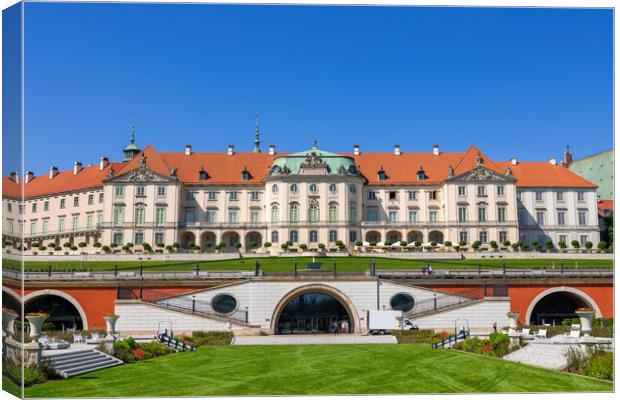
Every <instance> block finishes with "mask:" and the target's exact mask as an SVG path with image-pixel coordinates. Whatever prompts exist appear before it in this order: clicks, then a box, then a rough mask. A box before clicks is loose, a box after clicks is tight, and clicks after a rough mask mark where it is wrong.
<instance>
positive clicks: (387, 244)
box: [383, 240, 392, 246]
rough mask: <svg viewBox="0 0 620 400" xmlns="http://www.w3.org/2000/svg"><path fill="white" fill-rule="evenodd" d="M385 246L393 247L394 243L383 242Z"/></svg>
mask: <svg viewBox="0 0 620 400" xmlns="http://www.w3.org/2000/svg"><path fill="white" fill-rule="evenodd" d="M383 244H384V245H386V246H391V245H392V242H390V241H389V240H386V241H385V242H383Z"/></svg>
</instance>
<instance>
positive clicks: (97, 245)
mask: <svg viewBox="0 0 620 400" xmlns="http://www.w3.org/2000/svg"><path fill="white" fill-rule="evenodd" d="M93 246H94V247H101V243H99V242H97V243H95V244H93Z"/></svg>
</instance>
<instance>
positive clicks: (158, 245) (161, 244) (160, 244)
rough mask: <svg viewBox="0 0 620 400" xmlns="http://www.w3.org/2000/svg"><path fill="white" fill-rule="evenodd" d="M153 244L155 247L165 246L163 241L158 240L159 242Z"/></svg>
mask: <svg viewBox="0 0 620 400" xmlns="http://www.w3.org/2000/svg"><path fill="white" fill-rule="evenodd" d="M155 245H156V246H157V247H165V245H164V244H163V243H161V242H159V243H157V244H155Z"/></svg>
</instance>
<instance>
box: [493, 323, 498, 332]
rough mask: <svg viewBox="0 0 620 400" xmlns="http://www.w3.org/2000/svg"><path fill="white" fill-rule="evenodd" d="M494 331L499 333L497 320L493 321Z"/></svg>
mask: <svg viewBox="0 0 620 400" xmlns="http://www.w3.org/2000/svg"><path fill="white" fill-rule="evenodd" d="M493 332H495V333H497V322H493Z"/></svg>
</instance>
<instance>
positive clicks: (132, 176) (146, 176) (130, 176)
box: [104, 162, 178, 183]
mask: <svg viewBox="0 0 620 400" xmlns="http://www.w3.org/2000/svg"><path fill="white" fill-rule="evenodd" d="M177 181H178V179H177V178H172V177H168V176H163V175H161V174H158V173H157V172H154V171H152V170H150V169H148V168H147V166H146V162H141V163H140V166H139V167H138V168H136V169H133V170H131V171H129V172H127V173H125V174H123V175H119V176H112V177H110V178H108V179H106V180H105V181H104V182H105V183H138V182H139V183H176V182H177Z"/></svg>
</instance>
